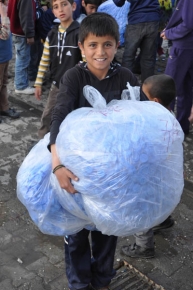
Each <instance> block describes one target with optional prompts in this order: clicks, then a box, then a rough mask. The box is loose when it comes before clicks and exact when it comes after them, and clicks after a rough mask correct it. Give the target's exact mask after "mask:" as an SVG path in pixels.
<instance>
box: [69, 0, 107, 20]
mask: <svg viewBox="0 0 193 290" xmlns="http://www.w3.org/2000/svg"><path fill="white" fill-rule="evenodd" d="M75 2H76V3H77V8H76V10H75V12H74V14H73V18H74V19H75V20H76V21H78V22H79V23H81V21H82V20H83V19H84V18H85V17H86V16H87V15H90V14H92V13H95V12H96V11H97V9H98V7H99V5H100V4H101V3H102V0H75Z"/></svg>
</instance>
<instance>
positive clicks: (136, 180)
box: [17, 86, 184, 236]
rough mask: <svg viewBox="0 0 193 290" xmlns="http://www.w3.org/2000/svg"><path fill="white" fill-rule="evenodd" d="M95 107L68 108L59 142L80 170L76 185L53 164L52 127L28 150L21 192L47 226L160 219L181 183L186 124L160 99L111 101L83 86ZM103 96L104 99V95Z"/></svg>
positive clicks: (123, 226) (135, 228)
mask: <svg viewBox="0 0 193 290" xmlns="http://www.w3.org/2000/svg"><path fill="white" fill-rule="evenodd" d="M84 93H85V94H86V98H87V100H88V101H89V102H90V104H92V105H94V106H96V107H97V108H90V107H87V108H81V109H77V110H75V111H73V112H71V113H70V114H69V115H68V116H67V117H66V118H65V120H64V121H63V123H62V124H61V126H60V131H59V134H58V136H57V139H56V148H57V152H58V155H59V158H60V160H61V163H62V164H64V165H65V166H66V167H67V168H68V169H69V170H71V171H72V172H73V173H74V174H75V175H77V176H78V177H79V181H78V182H74V181H73V182H72V183H73V185H74V187H75V188H76V189H77V191H78V192H79V193H76V194H74V195H72V194H69V193H68V192H66V191H65V190H63V189H61V188H60V186H59V183H58V181H57V179H56V176H55V175H54V174H53V173H52V170H51V154H50V152H49V151H48V149H47V144H48V143H49V134H47V135H46V136H45V138H44V139H43V140H41V141H39V143H38V144H37V145H36V146H35V147H34V148H33V149H32V150H31V151H30V153H29V154H28V156H27V157H26V158H25V160H24V162H23V164H22V165H21V167H20V169H19V172H18V175H17V184H18V185H17V195H18V198H19V199H20V200H21V202H22V203H23V204H24V205H25V206H26V208H27V209H28V211H29V214H30V216H31V218H32V220H33V221H34V222H35V223H36V225H37V226H38V227H39V229H40V230H41V231H42V232H43V233H47V234H52V235H62V236H63V235H69V234H74V233H76V232H78V231H80V230H81V229H83V228H87V229H91V230H93V229H98V230H100V231H101V232H102V233H104V234H107V235H116V236H127V235H131V234H135V233H137V232H140V231H146V230H148V229H149V228H151V227H153V226H155V225H157V224H159V223H161V222H162V221H163V220H164V219H166V218H167V217H168V216H169V215H170V214H171V213H172V211H173V210H174V209H175V207H176V205H177V204H178V203H179V201H180V197H181V194H182V191H183V148H182V142H183V136H184V135H183V132H182V129H181V127H180V125H179V123H178V121H177V120H176V119H175V118H174V116H173V115H172V114H171V113H170V112H169V111H168V110H166V109H165V108H164V107H163V106H161V105H160V104H158V103H155V102H150V101H147V102H136V101H131V100H119V101H117V100H113V101H112V102H110V103H109V104H108V105H107V106H106V105H105V104H106V101H105V100H104V99H103V98H102V96H101V95H100V94H99V93H97V91H96V90H95V89H93V88H92V87H90V86H86V88H85V89H84ZM99 100H100V101H99Z"/></svg>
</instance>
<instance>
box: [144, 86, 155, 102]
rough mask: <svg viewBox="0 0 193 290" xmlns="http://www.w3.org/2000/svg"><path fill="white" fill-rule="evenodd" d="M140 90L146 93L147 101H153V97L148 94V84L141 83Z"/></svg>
mask: <svg viewBox="0 0 193 290" xmlns="http://www.w3.org/2000/svg"><path fill="white" fill-rule="evenodd" d="M142 91H143V93H144V94H145V95H146V97H147V98H148V100H149V101H154V98H152V97H151V96H150V94H149V85H145V84H143V85H142Z"/></svg>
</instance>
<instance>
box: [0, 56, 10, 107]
mask: <svg viewBox="0 0 193 290" xmlns="http://www.w3.org/2000/svg"><path fill="white" fill-rule="evenodd" d="M8 65H9V62H5V63H1V64H0V111H7V110H8V109H9V103H8V96H7V79H8Z"/></svg>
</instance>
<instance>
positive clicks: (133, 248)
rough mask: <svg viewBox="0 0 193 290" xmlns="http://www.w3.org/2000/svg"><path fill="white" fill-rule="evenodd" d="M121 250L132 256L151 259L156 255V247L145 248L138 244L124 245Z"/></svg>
mask: <svg viewBox="0 0 193 290" xmlns="http://www.w3.org/2000/svg"><path fill="white" fill-rule="evenodd" d="M121 250H122V253H123V254H124V255H126V256H128V257H131V258H141V259H150V258H153V257H154V256H155V252H154V248H149V249H143V248H141V247H140V246H138V245H136V244H133V245H129V246H123V247H122V249H121Z"/></svg>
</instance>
